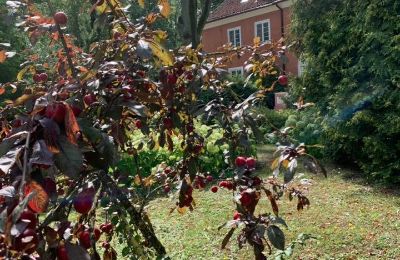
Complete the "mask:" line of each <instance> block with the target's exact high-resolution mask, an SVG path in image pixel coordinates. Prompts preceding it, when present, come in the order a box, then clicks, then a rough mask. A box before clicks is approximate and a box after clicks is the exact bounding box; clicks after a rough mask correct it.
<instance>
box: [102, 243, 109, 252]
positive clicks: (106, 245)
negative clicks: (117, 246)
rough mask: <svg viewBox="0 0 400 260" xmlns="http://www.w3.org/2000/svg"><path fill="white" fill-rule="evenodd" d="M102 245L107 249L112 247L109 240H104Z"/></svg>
mask: <svg viewBox="0 0 400 260" xmlns="http://www.w3.org/2000/svg"><path fill="white" fill-rule="evenodd" d="M101 246H102V247H103V248H104V249H105V250H108V249H110V243H108V242H106V241H104V242H103V244H101Z"/></svg>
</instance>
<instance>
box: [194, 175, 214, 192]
mask: <svg viewBox="0 0 400 260" xmlns="http://www.w3.org/2000/svg"><path fill="white" fill-rule="evenodd" d="M213 179H214V178H213V177H212V176H211V175H207V176H201V175H197V176H196V177H195V178H194V181H193V188H195V189H204V188H205V187H206V184H207V183H210V182H212V181H213Z"/></svg>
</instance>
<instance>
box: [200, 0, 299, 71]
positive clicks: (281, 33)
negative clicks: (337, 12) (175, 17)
mask: <svg viewBox="0 0 400 260" xmlns="http://www.w3.org/2000/svg"><path fill="white" fill-rule="evenodd" d="M292 1H293V0H225V1H224V2H222V3H221V4H220V6H218V7H217V9H216V10H214V11H213V12H212V13H211V14H210V16H209V18H208V20H207V23H206V25H205V27H204V31H203V35H202V43H203V49H204V51H206V52H215V51H217V50H218V48H219V47H221V46H222V45H224V44H227V43H229V42H231V43H232V44H233V45H234V46H242V45H252V44H253V39H254V38H255V37H260V40H261V41H262V42H275V41H278V40H280V39H281V38H282V37H285V35H286V33H287V32H288V30H289V26H290V21H291V6H292ZM285 55H286V57H287V62H285V64H284V65H283V64H282V65H281V68H282V69H283V70H284V71H285V72H286V73H287V74H289V75H290V74H292V75H299V74H301V69H302V64H301V62H299V61H298V59H297V58H296V56H294V55H293V54H291V53H290V52H286V53H285ZM248 57H249V56H248V55H247V56H246V55H245V56H243V57H241V58H236V59H234V60H233V61H231V62H230V63H229V64H227V67H228V71H229V72H230V73H231V74H234V75H237V74H242V75H243V67H244V66H243V65H244V62H245V61H246V60H247V58H248Z"/></svg>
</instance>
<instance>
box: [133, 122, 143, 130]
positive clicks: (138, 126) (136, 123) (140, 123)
mask: <svg viewBox="0 0 400 260" xmlns="http://www.w3.org/2000/svg"><path fill="white" fill-rule="evenodd" d="M135 126H136V127H137V128H139V129H140V128H142V126H143V125H142V121H140V120H136V121H135Z"/></svg>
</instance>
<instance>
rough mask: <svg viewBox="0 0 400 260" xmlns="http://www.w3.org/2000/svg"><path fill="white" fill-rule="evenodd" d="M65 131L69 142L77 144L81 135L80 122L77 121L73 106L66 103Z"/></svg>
mask: <svg viewBox="0 0 400 260" xmlns="http://www.w3.org/2000/svg"><path fill="white" fill-rule="evenodd" d="M65 110H66V114H65V119H64V120H65V131H66V132H67V138H68V141H70V142H71V143H72V144H76V139H77V137H78V135H79V132H80V128H79V125H78V122H77V121H76V117H75V115H74V111H73V110H72V108H71V106H70V105H69V104H67V103H65Z"/></svg>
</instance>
